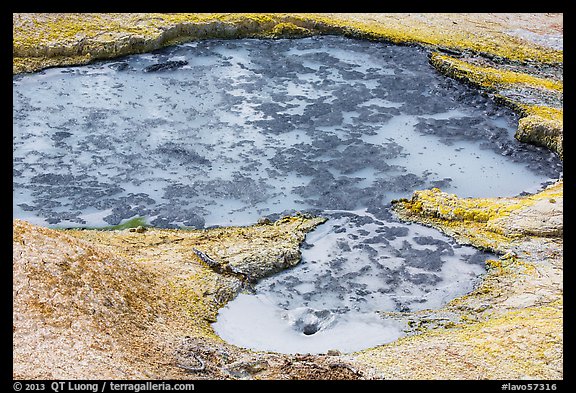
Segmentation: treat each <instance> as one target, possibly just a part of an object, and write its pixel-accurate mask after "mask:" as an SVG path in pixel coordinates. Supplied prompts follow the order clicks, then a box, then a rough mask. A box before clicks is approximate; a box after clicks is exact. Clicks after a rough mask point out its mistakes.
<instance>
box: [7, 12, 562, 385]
mask: <svg viewBox="0 0 576 393" xmlns="http://www.w3.org/2000/svg"><path fill="white" fill-rule="evenodd" d="M13 20H14V46H13V48H14V49H13V50H14V62H13V64H14V72H15V73H18V72H31V71H36V70H39V69H42V68H45V67H49V66H57V65H61V64H83V63H86V62H88V61H91V60H94V59H97V58H107V57H113V56H119V55H123V54H127V53H136V52H143V51H148V50H152V49H156V48H158V47H160V46H164V45H169V44H172V43H175V42H182V41H186V40H191V39H199V38H207V37H229V38H234V37H240V36H243V37H245V36H268V37H292V36H302V35H310V34H327V33H329V34H344V35H347V36H351V37H357V38H363V39H371V40H387V41H391V42H394V43H397V44H411V45H412V44H417V45H422V46H425V47H427V48H429V49H430V51H431V55H430V62H431V64H432V65H434V66H435V67H436V69H438V70H439V71H440V72H443V73H445V74H447V75H448V76H451V77H454V78H457V79H459V80H462V81H464V82H466V83H469V84H471V85H473V86H476V87H477V88H479V89H482V90H483V91H484V92H485V93H486V94H488V95H490V96H492V97H494V99H496V100H499V101H500V102H502V103H503V104H506V105H509V106H511V107H512V108H514V109H515V110H516V111H517V112H518V113H519V114H520V116H521V119H520V122H519V128H518V133H517V135H516V137H517V138H518V139H520V140H522V141H526V142H530V143H538V144H542V145H544V146H546V147H548V148H550V149H551V150H553V151H555V152H557V153H558V154H559V155H560V156H561V157H562V154H563V149H562V143H563V142H562V134H563V120H562V115H563V111H562V100H563V98H562V62H563V60H562V53H563V51H562V48H561V47H559V46H558V44H559V42H560V43H561V38H562V29H563V28H562V15H561V14H560V15H550V14H495V15H494V14H410V15H399V14H391V15H389V14H351V15H350V14H120V15H117V14H80V15H72V14H14V17H13ZM394 211H395V212H396V214H397V215H398V216H399V217H400V218H402V219H405V220H410V221H416V222H420V223H424V224H426V225H430V226H434V227H436V228H438V229H440V230H442V231H444V232H445V233H447V234H449V235H450V236H453V237H454V238H455V239H456V240H457V241H459V242H461V243H466V244H472V245H474V246H476V247H478V248H481V249H487V250H491V251H493V252H495V253H496V254H498V255H499V259H495V260H489V261H488V262H487V264H488V273H487V275H486V277H485V279H484V280H483V282H482V284H481V285H480V286H479V287H478V288H476V289H475V290H474V291H473V292H472V293H470V294H468V295H466V296H463V297H460V298H457V299H455V300H453V301H452V302H450V303H449V304H448V305H447V306H446V307H444V308H442V309H440V310H435V311H430V310H425V311H420V312H415V313H412V314H410V315H400V314H398V315H396V316H397V317H399V318H408V319H409V320H410V326H411V329H412V331H411V334H410V335H409V336H408V337H405V338H402V339H399V340H397V341H395V342H393V343H390V344H387V345H382V346H378V347H375V348H372V349H368V350H364V351H360V352H357V353H352V354H348V355H343V354H340V353H338V352H336V351H329V353H327V354H325V355H280V354H274V353H265V352H254V351H249V350H243V349H241V348H238V347H235V346H233V345H230V344H227V343H226V342H224V341H223V340H221V339H220V338H219V337H218V336H216V335H215V333H214V332H213V330H212V329H211V327H210V323H211V322H213V321H214V320H215V317H216V314H217V311H218V309H219V308H220V307H221V306H222V305H223V304H225V303H226V302H227V301H228V300H229V299H231V298H232V297H234V296H235V294H236V293H238V292H239V291H242V290H244V289H247V288H249V286H250V285H251V282H252V281H253V280H255V279H258V278H260V277H264V276H265V275H267V274H271V273H273V272H275V271H278V270H279V269H283V268H286V267H288V266H290V265H292V264H294V263H297V262H298V260H299V244H300V242H302V240H303V239H304V235H305V233H306V232H307V231H309V230H311V229H312V228H314V227H315V226H316V225H319V224H320V223H321V222H322V219H320V218H314V217H304V216H291V217H284V218H281V219H280V220H278V221H276V222H261V223H259V224H256V225H253V226H251V227H242V228H217V229H210V230H201V231H189V230H159V229H153V228H149V229H147V230H145V229H144V228H142V229H140V230H116V231H96V230H53V229H48V228H43V227H38V226H34V225H31V224H29V223H27V222H23V221H20V220H14V222H13V327H12V330H13V355H14V359H13V376H14V378H22V379H75V378H80V379H87V378H92V377H94V376H95V375H97V376H98V377H99V378H110V379H149V378H154V379H251V378H253V379H373V378H383V379H498V378H504V379H517V378H518V379H519V378H530V379H562V378H563V371H562V370H563V355H562V350H563V337H562V335H563V287H562V275H563V249H562V246H563V182H562V181H561V180H559V181H557V182H556V183H555V184H553V185H551V186H550V187H548V188H547V189H545V190H543V191H542V192H539V193H537V194H534V195H526V196H521V197H516V198H459V197H458V196H456V195H450V194H446V193H443V192H442V191H441V190H438V189H431V190H422V191H417V192H415V193H414V195H413V196H412V197H411V198H410V199H402V200H398V201H395V203H394ZM391 317H394V315H391ZM422 365H426V367H422Z"/></svg>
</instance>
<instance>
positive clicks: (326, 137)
mask: <svg viewBox="0 0 576 393" xmlns="http://www.w3.org/2000/svg"><path fill="white" fill-rule="evenodd" d="M13 108H14V109H13V126H14V130H13V215H14V217H15V218H21V219H25V220H28V221H30V222H32V223H36V224H40V225H45V226H53V227H102V226H107V225H117V224H120V223H123V222H125V221H127V220H129V219H131V218H134V217H143V218H144V219H145V220H146V221H147V223H148V224H150V225H153V226H156V227H162V228H176V227H193V228H207V227H211V226H221V225H249V224H253V223H255V222H256V221H257V220H258V219H259V218H261V217H263V216H268V217H270V218H276V217H279V216H280V215H282V214H285V213H289V212H294V211H301V212H310V213H313V214H317V215H322V216H325V217H327V218H329V220H328V222H327V223H325V224H323V225H322V226H320V227H318V228H317V229H316V230H315V231H313V232H312V233H310V234H309V235H308V237H307V238H306V243H305V244H304V245H303V246H302V255H303V257H302V262H301V263H300V264H299V265H298V266H297V267H295V268H293V269H290V270H287V271H284V272H281V273H279V274H277V275H274V276H272V277H269V278H266V279H264V280H262V281H261V282H259V283H258V284H257V285H256V287H255V290H254V293H241V294H239V295H238V297H237V298H236V299H235V300H233V301H231V302H230V303H228V305H227V306H225V307H224V308H223V309H222V310H221V312H220V314H219V318H218V321H217V322H216V323H215V324H214V325H213V326H214V329H215V330H216V332H217V333H218V334H220V335H221V336H222V337H223V338H224V339H226V340H227V341H229V342H231V343H233V344H237V345H240V346H243V347H247V348H252V349H257V350H270V351H277V352H286V353H295V352H301V353H308V352H310V353H320V352H325V351H327V350H329V349H338V350H341V351H344V352H350V351H355V350H359V349H363V348H367V347H370V346H374V345H378V344H382V343H386V342H390V341H392V340H395V339H396V338H398V337H400V336H402V335H404V334H405V332H404V330H405V326H404V325H403V323H401V322H400V321H399V320H391V319H386V318H383V317H382V316H381V315H380V314H379V313H378V312H379V311H390V312H394V311H398V312H410V311H417V310H422V309H428V308H430V309H434V308H439V307H442V306H443V305H444V304H446V302H448V301H449V300H451V299H453V298H454V297H457V296H460V295H463V294H465V293H467V292H469V291H470V290H472V289H473V287H474V285H476V284H477V282H478V280H479V279H481V276H482V273H483V272H484V261H485V259H486V258H487V257H488V255H487V254H484V253H482V252H480V251H478V250H476V249H474V248H471V247H466V246H461V245H458V244H455V243H454V242H453V241H452V240H451V239H449V238H447V237H445V236H443V235H442V234H440V233H439V232H438V231H435V230H433V229H431V228H426V227H423V226H419V225H416V224H406V223H401V222H399V221H398V220H397V219H395V218H394V217H393V216H392V214H391V213H390V211H389V206H390V202H391V200H392V199H396V198H401V197H405V198H408V197H410V196H411V194H412V192H413V191H414V190H417V189H425V188H430V187H439V188H440V189H442V190H443V191H447V192H450V193H455V194H457V195H458V196H461V197H467V196H471V197H480V196H482V197H492V196H513V195H518V194H521V193H526V192H536V191H538V190H539V189H541V188H542V187H543V186H544V185H545V184H547V183H549V182H551V181H553V180H555V179H558V178H559V177H561V176H562V170H563V169H562V162H561V161H560V160H559V159H558V158H557V157H556V156H555V155H554V154H553V153H550V152H549V151H547V150H545V149H542V148H539V147H535V146H531V145H527V144H521V143H519V142H518V141H516V140H515V139H514V138H513V135H514V131H515V129H516V126H517V118H516V116H515V115H514V114H513V113H512V112H511V111H509V110H507V109H505V108H501V107H498V106H496V105H495V104H494V103H493V102H492V101H491V100H490V99H489V98H487V97H484V96H482V95H481V94H480V93H478V92H477V91H475V90H472V89H470V88H467V87H466V86H463V85H461V84H459V83H457V82H455V81H453V80H450V79H448V78H446V77H444V76H442V75H439V74H438V73H437V72H436V71H435V70H434V69H433V68H432V67H431V66H430V65H429V64H428V59H427V52H426V51H425V50H423V49H420V48H416V47H400V46H392V45H388V44H386V43H377V42H367V41H358V40H351V39H347V38H343V37H332V36H325V37H313V38H305V39H294V40H256V39H241V40H230V41H227V40H205V41H198V42H193V43H188V44H182V45H178V46H173V47H170V48H166V49H162V50H159V51H157V52H154V53H149V54H141V55H132V56H127V57H124V58H121V59H116V60H111V61H105V62H97V63H94V64H91V65H87V66H81V67H64V68H57V69H48V70H45V71H42V72H39V73H35V74H27V75H20V76H15V77H14V81H13Z"/></svg>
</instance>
